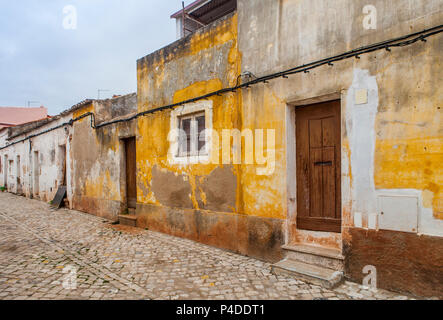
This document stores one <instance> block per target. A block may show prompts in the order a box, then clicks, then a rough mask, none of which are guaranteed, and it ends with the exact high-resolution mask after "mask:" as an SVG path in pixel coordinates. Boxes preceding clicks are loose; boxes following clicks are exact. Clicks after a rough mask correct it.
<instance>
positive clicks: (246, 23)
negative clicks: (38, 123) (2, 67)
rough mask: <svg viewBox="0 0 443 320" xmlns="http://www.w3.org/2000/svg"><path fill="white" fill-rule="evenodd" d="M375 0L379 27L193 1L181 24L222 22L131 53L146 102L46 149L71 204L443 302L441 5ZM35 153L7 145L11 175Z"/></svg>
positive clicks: (92, 112) (296, 267)
mask: <svg viewBox="0 0 443 320" xmlns="http://www.w3.org/2000/svg"><path fill="white" fill-rule="evenodd" d="M372 2H373V4H372V6H373V8H375V9H376V15H375V17H376V22H377V23H376V26H375V28H372V27H371V28H367V27H365V19H366V16H365V13H364V12H367V11H365V10H364V8H365V7H366V6H367V3H366V2H365V1H360V0H342V1H336V2H334V5H333V6H331V3H330V2H326V1H321V0H297V1H296V0H287V1H275V0H260V1H257V0H238V1H237V3H236V4H235V6H232V1H196V3H194V4H193V5H191V6H190V7H189V9H190V10H191V9H192V10H191V11H192V12H194V13H195V15H192V12H191V11H190V12H189V13H186V12H184V13H183V14H182V15H181V17H182V18H183V19H184V20H182V21H186V19H187V20H188V23H189V21H194V20H197V21H200V20H199V19H200V18H202V17H205V18H204V19H206V18H207V17H210V16H211V10H214V13H213V14H212V16H217V17H218V15H217V14H219V13H220V12H222V11H220V10H221V9H220V8H224V9H223V10H226V11H225V12H224V15H223V16H221V17H220V18H219V19H217V20H214V21H212V20H210V19H209V20H205V21H204V23H202V24H204V25H205V26H201V27H200V28H197V27H195V25H194V27H195V29H193V30H192V33H191V32H189V30H188V31H187V30H182V32H178V35H180V36H183V35H186V37H182V38H181V39H179V40H177V41H176V42H174V43H172V44H171V45H169V46H167V47H165V48H163V49H160V50H158V51H156V52H154V53H152V54H150V55H147V56H146V57H143V58H141V59H139V60H138V61H137V83H138V89H137V95H135V94H133V95H128V96H124V97H120V98H116V99H112V100H109V101H97V100H94V101H92V100H91V101H87V102H85V103H82V104H81V105H80V106H79V107H76V108H75V109H74V110H71V113H70V115H69V117H70V119H72V120H74V119H75V121H73V123H72V124H71V125H70V126H69V128H68V131H67V132H63V131H64V130H65V129H63V128H62V129H58V130H60V132H61V133H60V137H58V138H55V137H54V138H51V139H52V140H53V141H54V143H53V144H52V145H53V146H54V148H55V146H57V145H58V146H60V144H61V145H63V141H65V140H66V142H65V145H66V146H67V150H69V151H68V152H67V158H66V159H68V160H67V161H68V165H67V167H68V168H69V170H68V169H67V172H68V176H70V177H71V178H70V180H69V181H70V182H68V184H69V183H70V185H71V187H70V188H71V189H70V190H71V191H70V192H68V199H69V202H70V205H71V207H72V208H74V209H78V210H82V211H85V212H89V213H93V214H96V215H98V216H102V217H105V218H108V219H111V220H117V219H118V216H119V214H121V213H131V214H132V216H133V218H134V223H135V224H136V225H137V226H138V227H141V228H147V229H149V230H154V231H160V232H164V233H168V234H171V235H175V236H179V237H185V238H189V239H192V240H195V241H199V242H202V243H206V244H209V245H212V246H216V247H220V248H224V249H228V250H231V251H234V252H238V253H241V254H245V255H249V256H253V257H257V258H260V259H264V260H267V261H271V262H273V263H274V266H273V271H274V272H275V273H290V274H295V275H297V276H299V277H302V278H305V279H308V280H310V281H314V282H316V283H319V282H320V283H322V284H325V285H327V286H332V285H335V284H336V283H338V282H339V281H340V280H341V279H342V277H343V276H344V277H346V278H348V279H352V280H355V281H358V282H360V283H361V282H362V281H363V278H364V277H365V276H366V274H367V271H365V270H376V274H377V281H376V282H377V285H378V287H381V288H386V289H391V290H398V291H402V292H409V293H413V294H416V295H421V296H439V297H442V290H441V288H442V287H443V282H442V281H443V280H442V279H443V240H442V237H443V215H442V212H443V209H442V206H443V205H442V203H443V202H442V201H443V200H442V199H443V197H442V190H441V186H442V176H443V172H442V165H441V163H443V161H442V160H443V158H442V154H443V153H442V131H441V120H440V119H441V105H442V104H443V98H442V97H443V95H442V88H441V83H442V80H443V79H442V72H441V52H442V51H443V50H442V46H443V41H442V37H441V32H442V31H443V27H442V26H441V25H440V23H441V21H442V18H443V7H442V3H441V1H437V0H436V1H426V2H423V1H412V0H405V1H403V6H401V10H399V4H398V3H395V4H394V3H392V2H388V1H382V0H376V1H372ZM223 5H225V6H223ZM205 6H208V7H205ZM226 8H228V9H226ZM185 13H186V14H185ZM173 17H175V18H176V19H178V18H179V17H180V14H175V15H174V16H173ZM202 19H203V18H202ZM373 19H374V18H373ZM194 22H195V21H194ZM200 22H201V21H200ZM366 22H367V21H366ZM195 23H197V22H195ZM372 23H374V21H372ZM197 24H198V23H197ZM183 25H184V27H186V26H187V24H186V22H185V23H183V22H182V24H181V25H180V24H179V26H180V27H181V28H183ZM188 27H189V24H188ZM91 119H95V121H92V122H91ZM60 121H62V120H60ZM54 124H55V123H54ZM34 130H40V129H34ZM42 130H43V129H42ZM57 132H58V131H57ZM14 139H15V138H14ZM36 139H37V138H35V139H32V141H34V140H36ZM57 139H61V140H57ZM63 139H65V140H63ZM68 142H69V143H68ZM37 143H38V142H37V140H36V142H35V145H36V144H37ZM33 144H34V142H33ZM46 145H51V144H46ZM26 146H27V142H24V143H21V144H17V146H11V147H8V148H6V149H2V150H0V155H1V157H2V161H3V168H4V169H5V170H6V169H7V168H5V163H9V159H11V157H12V158H14V157H16V156H17V155H18V153H20V155H21V156H20V158H21V159H27V161H28V162H29V163H30V164H31V163H32V159H33V157H34V155H33V153H29V152H28V153H26V152H27V151H26V150H30V149H29V146H27V147H26ZM19 147H20V148H22V149H20V150H21V151H15V150H19V149H18V148H19ZM16 148H17V149H16ZM27 148H28V149H27ZM50 149H51V148H50ZM51 150H52V149H51ZM57 150H58V149H57ZM16 152H18V153H16ZM33 152H34V151H33ZM57 154H58V153H57V151H56V156H55V157H56V158H57V159H58V156H57ZM5 156H6V158H5ZM28 159H29V160H28ZM45 170H48V172H50V170H52V169H50V168H49V167H48V168H45ZM45 170H43V169H42V170H41V172H42V174H43V172H46V171H45ZM56 171H57V170H54V173H53V176H55V172H56ZM59 171H60V170H58V171H57V172H59ZM2 177H3V175H2ZM8 179H12V180H14V178H11V177H9V178H8ZM53 180H54V179H53ZM1 181H2V180H0V183H1ZM8 181H9V180H8ZM59 181H60V180H59V179H58V180H57V182H59ZM51 186H55V183H52V184H51ZM9 188H10V187H9V183H8V189H9ZM11 188H12V189H10V190H11V191H13V192H15V190H14V189H13V187H12V185H11ZM68 189H69V188H68ZM53 191H54V190H53ZM53 191H52V192H53ZM27 192H28V193H29V192H30V191H27ZM32 192H34V193H35V191H32ZM28 193H26V192H25V194H28ZM45 194H50V191H45ZM373 275H374V274H373Z"/></svg>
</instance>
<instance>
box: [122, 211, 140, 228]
mask: <svg viewBox="0 0 443 320" xmlns="http://www.w3.org/2000/svg"><path fill="white" fill-rule="evenodd" d="M118 221H119V223H120V224H121V225H124V226H129V227H136V226H137V216H136V215H133V214H124V215H119V216H118Z"/></svg>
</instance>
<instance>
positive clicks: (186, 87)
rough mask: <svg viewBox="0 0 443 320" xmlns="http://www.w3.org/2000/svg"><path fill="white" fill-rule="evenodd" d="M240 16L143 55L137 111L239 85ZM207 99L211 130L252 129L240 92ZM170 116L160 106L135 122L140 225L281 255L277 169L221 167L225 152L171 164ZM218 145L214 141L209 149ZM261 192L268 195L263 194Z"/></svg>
mask: <svg viewBox="0 0 443 320" xmlns="http://www.w3.org/2000/svg"><path fill="white" fill-rule="evenodd" d="M237 19H238V17H237V14H235V13H234V14H230V15H228V16H226V17H224V18H222V19H220V20H218V21H216V22H214V23H213V24H211V25H209V26H207V27H205V28H202V29H200V30H198V31H197V32H196V33H194V34H192V35H190V36H189V37H187V38H184V39H181V40H179V41H177V42H175V43H173V44H171V45H169V46H168V47H165V48H163V49H161V50H159V51H157V52H154V53H152V54H150V55H148V56H146V57H144V58H142V59H140V60H139V61H138V63H137V71H138V72H137V74H138V109H139V112H142V111H145V110H149V109H152V108H155V107H159V106H162V105H165V104H170V103H174V102H179V101H183V100H186V99H190V98H194V97H196V96H199V95H203V94H205V93H209V92H212V91H216V90H218V89H221V88H224V87H229V86H235V85H236V83H237V78H238V76H239V74H240V73H239V71H240V67H241V53H240V52H239V51H238V47H237V30H238V29H237ZM210 100H211V102H212V108H211V112H212V119H213V121H212V128H213V129H214V130H216V131H217V132H218V133H219V134H220V136H221V133H222V130H223V129H238V130H240V131H241V130H243V129H245V128H251V129H254V128H255V126H244V123H243V121H244V114H243V111H244V110H243V109H241V107H240V106H241V93H240V92H237V93H229V94H225V95H223V96H216V97H213V98H210ZM186 108H187V106H184V107H183V111H184V112H186V110H187V109H186ZM179 109H180V108H178V110H179ZM170 119H171V112H169V111H163V112H159V113H156V114H151V115H147V116H146V117H142V118H140V119H139V120H138V127H137V136H138V140H137V167H138V178H137V184H138V199H137V202H138V205H137V216H138V220H137V225H138V226H139V227H143V228H149V229H151V230H157V231H161V232H165V233H169V234H173V235H177V236H182V237H186V238H190V239H194V240H197V241H200V242H203V243H207V244H211V245H215V246H218V247H222V248H226V249H229V250H233V251H236V252H241V253H244V254H249V255H252V256H256V257H260V258H266V259H268V260H274V261H275V260H278V259H279V258H281V248H280V247H281V245H282V244H283V234H282V227H281V224H282V223H283V220H282V218H283V215H282V210H281V204H280V203H281V202H280V201H279V198H278V197H275V196H274V191H273V189H274V187H272V183H274V185H275V186H276V188H283V187H282V186H280V185H279V183H277V181H278V175H277V176H273V177H272V178H271V180H269V179H267V178H261V179H260V178H257V175H256V172H257V171H256V169H257V166H254V165H239V164H232V163H231V164H225V165H222V164H221V163H222V154H221V152H220V153H219V154H218V157H219V158H217V160H218V161H217V162H218V163H220V164H191V165H186V164H177V163H175V164H174V163H170V162H169V161H168V150H169V147H170V144H169V141H168V133H169V131H170V129H171V121H170ZM220 143H221V140H220ZM219 148H220V145H216V144H212V148H211V150H219ZM242 152H243V156H244V150H243V151H242ZM212 157H215V156H214V154H211V159H215V158H212ZM260 167H263V166H260ZM267 187H270V188H267ZM258 190H260V192H262V193H266V195H269V197H266V196H265V197H260V195H258V194H256V192H257V191H258Z"/></svg>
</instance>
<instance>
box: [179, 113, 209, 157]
mask: <svg viewBox="0 0 443 320" xmlns="http://www.w3.org/2000/svg"><path fill="white" fill-rule="evenodd" d="M178 121H179V128H180V136H179V148H178V156H179V157H188V156H197V155H206V154H207V150H206V136H205V135H204V134H203V132H204V130H205V129H206V117H205V113H204V112H201V113H195V114H190V115H186V116H181V117H178Z"/></svg>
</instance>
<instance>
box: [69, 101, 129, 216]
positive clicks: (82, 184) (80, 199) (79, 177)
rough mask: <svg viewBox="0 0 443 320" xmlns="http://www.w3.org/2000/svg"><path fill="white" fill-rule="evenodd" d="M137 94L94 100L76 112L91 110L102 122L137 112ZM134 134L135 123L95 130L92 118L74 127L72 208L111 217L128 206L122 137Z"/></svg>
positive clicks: (82, 112) (77, 123)
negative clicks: (91, 121)
mask: <svg viewBox="0 0 443 320" xmlns="http://www.w3.org/2000/svg"><path fill="white" fill-rule="evenodd" d="M136 111H137V109H136V95H135V94H131V95H127V96H123V97H118V98H114V99H109V100H95V101H93V102H91V103H90V104H88V105H85V106H84V107H83V108H81V109H79V110H77V111H76V112H75V113H74V118H77V117H79V116H81V115H83V114H86V113H88V112H93V113H94V114H95V115H96V124H97V125H99V124H101V123H103V122H107V121H110V120H113V119H117V118H119V117H128V116H130V115H131V114H133V113H135V112H136ZM133 136H135V122H134V121H133V122H122V123H118V124H113V125H110V126H106V127H102V128H98V129H96V130H95V129H93V128H92V127H91V124H90V118H89V117H87V118H84V119H83V120H80V121H79V122H76V123H75V124H74V126H73V147H72V149H73V162H72V166H73V171H74V181H73V189H74V196H73V207H74V208H75V209H77V210H81V211H85V212H89V213H93V214H96V215H99V216H102V217H105V218H108V219H111V220H117V218H118V215H119V214H120V213H122V212H123V211H124V210H125V209H126V184H125V181H126V179H125V174H126V172H125V153H124V152H125V151H124V144H123V142H122V139H123V138H128V137H133Z"/></svg>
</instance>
